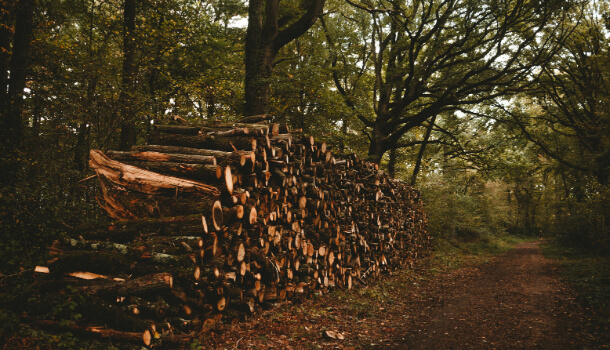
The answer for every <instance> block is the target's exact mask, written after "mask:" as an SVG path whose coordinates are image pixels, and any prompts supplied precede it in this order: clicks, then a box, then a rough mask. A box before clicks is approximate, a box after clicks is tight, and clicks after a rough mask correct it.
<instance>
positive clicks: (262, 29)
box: [244, 0, 325, 115]
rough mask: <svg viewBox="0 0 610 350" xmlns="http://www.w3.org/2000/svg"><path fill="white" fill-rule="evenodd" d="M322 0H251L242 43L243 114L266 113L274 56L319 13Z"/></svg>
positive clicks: (314, 20)
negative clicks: (285, 1) (296, 0)
mask: <svg viewBox="0 0 610 350" xmlns="http://www.w3.org/2000/svg"><path fill="white" fill-rule="evenodd" d="M324 2H325V0H302V1H301V3H300V4H299V6H298V7H296V6H294V7H293V6H288V5H282V6H280V2H279V0H252V1H250V3H249V8H248V29H247V32H246V44H245V51H246V52H245V67H246V74H245V75H246V76H245V106H244V115H257V114H265V113H266V112H267V103H268V100H269V93H270V87H271V80H270V79H271V73H272V71H273V65H274V62H275V58H276V56H277V54H278V52H279V51H280V49H282V48H283V47H284V46H286V45H287V44H288V43H290V42H291V41H293V40H294V39H296V38H298V37H299V36H301V35H303V34H304V33H305V32H306V31H307V30H308V29H309V28H310V27H311V26H312V25H313V24H314V23H315V22H316V20H317V19H318V17H320V15H322V10H323V8H324Z"/></svg>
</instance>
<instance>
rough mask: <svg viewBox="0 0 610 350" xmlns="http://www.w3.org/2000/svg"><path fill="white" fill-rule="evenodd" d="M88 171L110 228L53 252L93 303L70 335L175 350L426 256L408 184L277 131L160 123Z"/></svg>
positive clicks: (94, 155) (419, 210)
mask: <svg viewBox="0 0 610 350" xmlns="http://www.w3.org/2000/svg"><path fill="white" fill-rule="evenodd" d="M90 166H91V168H92V169H93V170H95V172H96V173H97V176H98V178H99V180H100V182H101V185H102V186H101V187H102V194H101V196H100V198H99V203H100V205H101V207H102V208H104V209H105V210H106V212H107V213H108V214H109V215H110V216H111V217H112V218H114V219H116V221H115V222H114V223H113V224H112V225H110V226H109V227H105V228H103V229H89V230H80V231H78V232H76V233H75V234H74V235H72V236H71V237H67V238H64V239H62V240H60V241H57V242H56V243H55V244H54V245H53V247H52V253H53V254H54V255H53V259H52V260H51V261H49V263H48V272H49V273H50V274H52V275H55V276H61V279H62V282H61V283H63V284H64V285H65V284H71V285H72V286H73V288H74V289H73V291H74V293H75V294H78V295H80V296H83V295H85V296H86V300H87V301H86V302H82V303H78V308H79V310H80V312H81V314H82V315H83V317H82V319H81V320H79V321H78V322H77V324H74V325H71V327H73V328H75V329H73V330H72V331H78V330H80V331H82V332H88V333H89V334H97V335H99V336H101V337H113V339H117V340H131V341H138V342H144V344H145V345H146V346H157V347H159V346H172V345H171V344H175V343H180V342H181V341H185V339H188V335H189V334H191V332H194V331H200V330H201V329H202V328H203V329H205V328H206V327H210V325H212V324H214V322H218V321H219V320H222V321H223V322H233V321H236V320H239V319H244V318H247V317H248V315H250V314H252V313H253V312H255V311H256V309H257V308H260V307H266V306H268V305H270V304H273V303H276V302H280V301H284V300H297V299H300V298H304V297H307V296H308V295H311V294H312V293H325V292H327V291H329V290H332V289H334V288H342V289H343V288H345V289H350V288H352V286H353V285H354V284H356V283H358V284H366V283H367V279H370V278H377V277H378V276H380V274H383V273H385V272H388V271H390V270H391V269H394V268H397V267H401V266H408V265H410V264H412V263H413V262H414V260H415V259H417V258H418V257H419V256H421V255H422V254H425V253H426V252H427V251H428V249H429V238H428V236H427V232H426V222H427V221H426V217H425V214H424V212H423V207H422V203H421V201H420V200H419V193H418V192H417V191H416V190H414V189H413V188H411V187H409V186H407V185H406V184H404V183H402V182H400V181H396V180H393V179H390V178H389V177H388V176H387V175H385V174H384V173H383V172H382V171H380V170H379V169H378V166H377V165H376V164H372V163H368V162H365V161H363V160H361V159H359V158H358V157H357V156H356V155H353V154H352V155H345V154H337V153H333V152H331V151H330V150H329V148H328V147H327V145H326V144H325V143H324V142H319V141H316V140H314V138H313V137H310V136H306V135H304V134H302V133H301V132H300V131H298V130H297V131H292V132H289V130H288V129H287V128H286V127H284V126H279V125H277V124H266V123H249V124H245V123H215V124H213V125H206V126H202V125H159V126H157V127H156V130H155V131H154V132H153V133H152V135H151V136H150V139H149V145H145V146H135V147H133V149H132V151H131V152H118V151H108V152H106V153H103V152H101V151H99V150H92V151H91V159H90ZM41 269H42V270H44V269H45V268H42V267H41ZM43 272H46V271H43ZM64 294H65V292H64ZM58 297H59V294H58ZM64 297H65V296H64ZM46 303H48V300H46V301H44V302H43V301H41V305H35V306H34V308H36V307H39V308H41V309H44V308H45V306H47V305H46ZM41 312H42V311H41ZM40 322H43V323H44V322H47V323H48V322H51V321H40ZM96 326H104V327H102V328H99V327H98V328H96Z"/></svg>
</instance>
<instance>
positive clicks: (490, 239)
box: [428, 235, 533, 274]
mask: <svg viewBox="0 0 610 350" xmlns="http://www.w3.org/2000/svg"><path fill="white" fill-rule="evenodd" d="M531 240H533V238H531V237H517V236H510V235H488V236H485V237H480V238H479V239H477V240H474V241H470V242H463V241H460V240H458V239H455V238H442V237H439V238H435V239H434V241H433V254H432V255H431V256H430V257H429V258H428V259H429V261H428V268H429V271H430V272H431V273H432V274H436V273H440V272H445V271H448V270H454V269H458V268H460V267H465V266H472V265H477V264H482V263H486V262H488V261H489V260H490V258H491V257H493V256H496V255H500V254H503V253H505V252H507V251H509V250H510V249H512V248H513V247H514V246H515V244H517V243H520V242H528V241H531Z"/></svg>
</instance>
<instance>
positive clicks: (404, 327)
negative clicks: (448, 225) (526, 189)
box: [191, 241, 610, 349]
mask: <svg viewBox="0 0 610 350" xmlns="http://www.w3.org/2000/svg"><path fill="white" fill-rule="evenodd" d="M540 244H541V242H540V241H537V242H520V243H518V244H516V246H515V247H514V249H510V250H508V252H506V253H503V254H500V255H495V256H494V255H489V254H476V253H475V254H470V255H468V254H464V253H462V254H461V255H460V260H455V259H452V258H451V257H450V256H442V254H440V255H439V254H433V255H432V257H431V258H428V259H425V260H424V261H423V262H422V263H420V264H419V265H418V266H416V267H415V268H414V269H410V270H407V271H399V272H397V273H394V274H393V275H392V276H390V277H389V278H385V279H383V281H379V282H377V283H374V284H371V285H369V286H363V287H360V288H358V289H357V290H355V291H351V292H344V291H335V292H333V293H330V294H329V295H324V296H321V297H318V298H315V299H309V300H305V301H303V302H302V303H300V304H292V305H291V304H284V305H280V306H279V307H275V308H273V309H271V310H267V311H264V312H263V313H260V314H258V315H257V316H254V317H253V318H252V319H250V320H249V321H247V322H241V323H239V324H236V325H223V324H219V325H217V326H216V327H215V328H214V329H212V330H211V331H208V332H206V333H203V334H202V335H200V337H199V339H198V340H197V341H195V342H194V343H193V344H191V345H192V346H191V348H199V347H202V348H204V349H208V348H210V349H212V348H213V349H602V348H608V347H610V328H608V325H609V322H607V321H608V316H610V315H609V314H599V312H596V311H593V310H592V309H589V308H584V307H582V306H581V305H580V304H579V303H578V302H577V300H576V295H575V293H574V291H572V290H571V289H570V288H569V287H568V286H567V285H566V284H564V283H563V282H561V281H560V278H559V273H558V272H559V271H558V270H559V268H558V264H557V263H556V262H555V261H554V260H549V259H547V258H545V257H544V256H543V255H542V254H541V249H540ZM457 249H462V248H457ZM465 257H466V258H465ZM456 265H459V266H456ZM600 319H601V320H603V321H601V322H599V320H600ZM328 331H332V332H335V333H330V335H331V336H336V337H337V338H344V339H342V340H339V339H333V338H331V337H329V336H328V333H329V332H328Z"/></svg>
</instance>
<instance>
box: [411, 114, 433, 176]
mask: <svg viewBox="0 0 610 350" xmlns="http://www.w3.org/2000/svg"><path fill="white" fill-rule="evenodd" d="M435 121H436V116H434V117H432V120H431V121H430V125H428V129H426V135H425V136H424V140H423V143H422V144H421V147H420V148H419V152H418V153H417V160H416V161H415V168H413V175H411V186H415V182H416V181H417V174H418V173H419V168H420V167H421V161H422V159H423V157H424V152H425V150H426V145H427V144H428V140H429V139H430V134H431V133H432V128H433V127H434V122H435Z"/></svg>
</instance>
